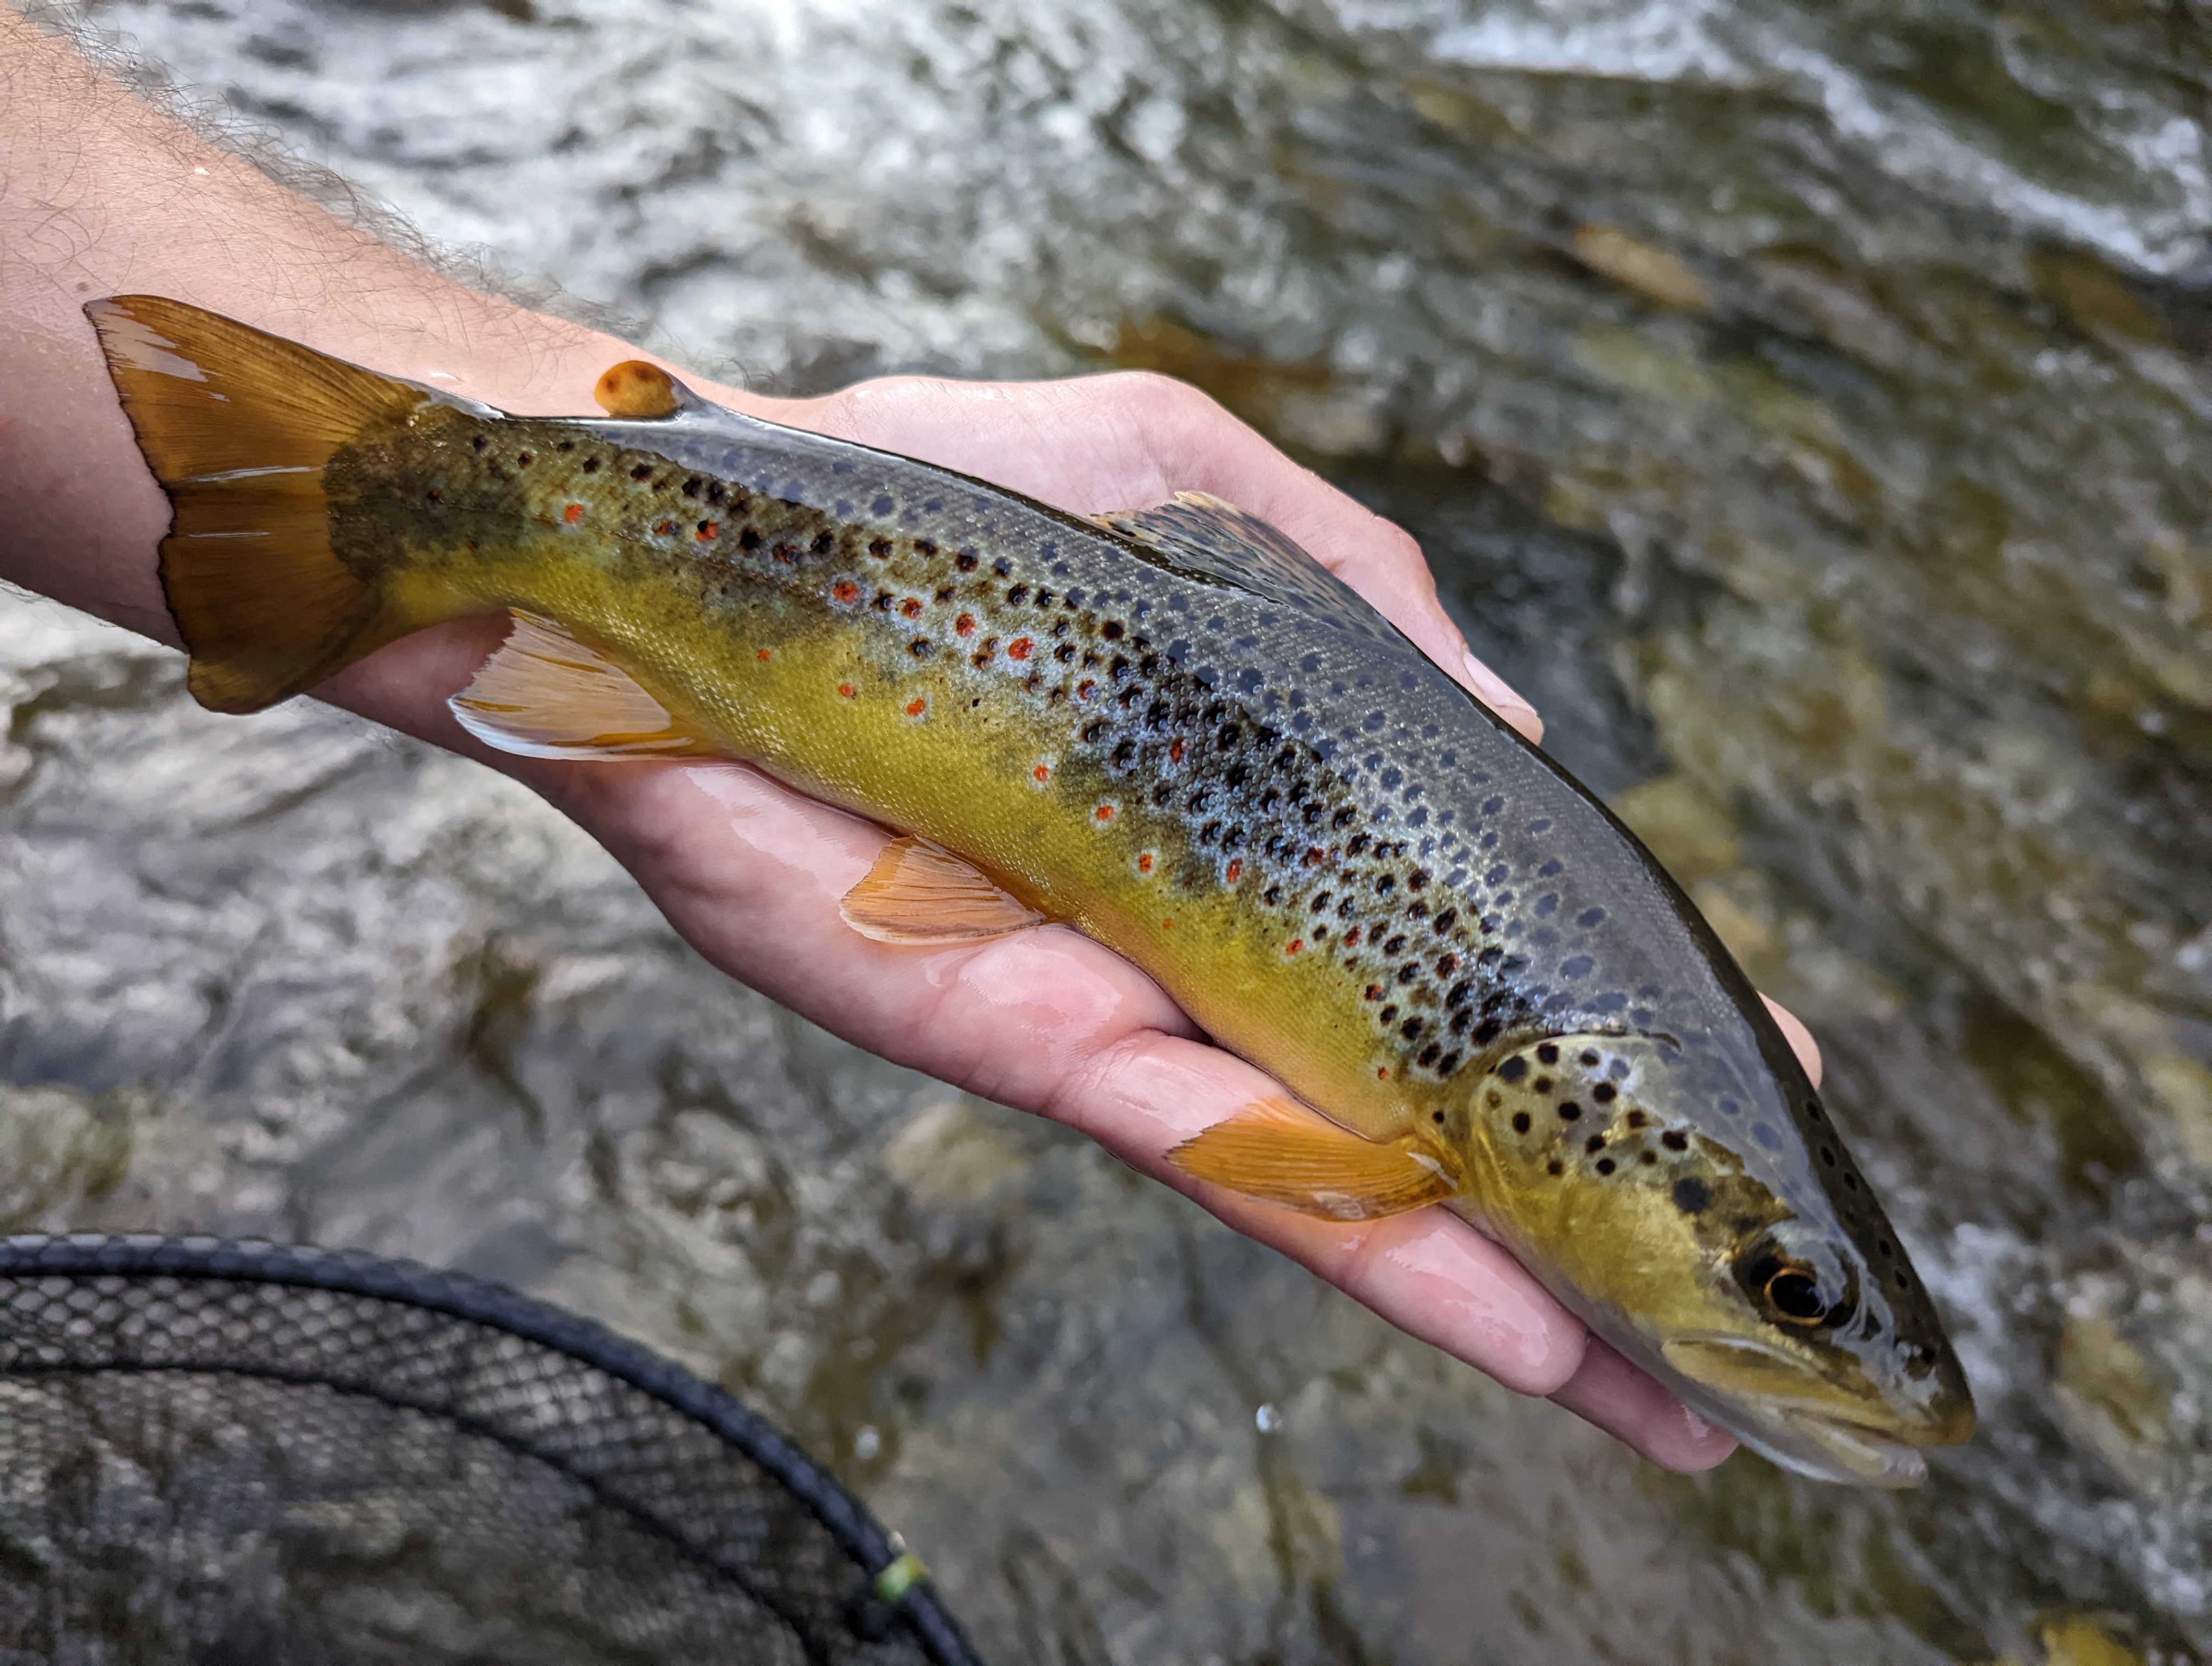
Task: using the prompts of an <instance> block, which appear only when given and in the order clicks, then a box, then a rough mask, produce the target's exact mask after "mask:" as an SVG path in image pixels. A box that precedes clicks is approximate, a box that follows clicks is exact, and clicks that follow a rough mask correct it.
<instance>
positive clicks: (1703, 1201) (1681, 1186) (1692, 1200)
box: [1674, 1174, 1713, 1215]
mask: <svg viewBox="0 0 2212 1666" xmlns="http://www.w3.org/2000/svg"><path fill="white" fill-rule="evenodd" d="M1711 1201H1713V1194H1712V1189H1711V1187H1709V1186H1707V1185H1706V1184H1705V1182H1704V1181H1702V1180H1700V1179H1699V1178H1698V1177H1697V1176H1695V1175H1693V1174H1686V1175H1684V1176H1683V1177H1681V1178H1680V1180H1678V1181H1676V1182H1675V1183H1674V1207H1676V1208H1678V1209H1680V1211H1681V1212H1682V1213H1684V1214H1686V1215H1694V1214H1698V1213H1701V1212H1702V1211H1703V1210H1704V1208H1705V1205H1707V1204H1708V1203H1710V1202H1711Z"/></svg>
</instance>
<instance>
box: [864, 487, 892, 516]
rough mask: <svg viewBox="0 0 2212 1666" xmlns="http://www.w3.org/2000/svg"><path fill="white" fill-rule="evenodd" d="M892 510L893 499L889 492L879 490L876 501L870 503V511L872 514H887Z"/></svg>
mask: <svg viewBox="0 0 2212 1666" xmlns="http://www.w3.org/2000/svg"><path fill="white" fill-rule="evenodd" d="M890 512H891V500H890V496H889V495H888V494H887V493H883V492H878V494H877V495H876V501H875V502H872V503H871V504H869V505H868V513H869V514H879V515H887V514H890Z"/></svg>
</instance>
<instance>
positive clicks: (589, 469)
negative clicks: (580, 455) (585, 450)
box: [584, 457, 599, 474]
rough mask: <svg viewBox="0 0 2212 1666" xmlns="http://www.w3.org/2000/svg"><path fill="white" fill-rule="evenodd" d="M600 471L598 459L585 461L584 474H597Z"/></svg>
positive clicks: (588, 458) (590, 458) (591, 458)
mask: <svg viewBox="0 0 2212 1666" xmlns="http://www.w3.org/2000/svg"><path fill="white" fill-rule="evenodd" d="M584 472H585V473H586V474H597V473H598V472H599V459H598V458H596V457H586V459H584Z"/></svg>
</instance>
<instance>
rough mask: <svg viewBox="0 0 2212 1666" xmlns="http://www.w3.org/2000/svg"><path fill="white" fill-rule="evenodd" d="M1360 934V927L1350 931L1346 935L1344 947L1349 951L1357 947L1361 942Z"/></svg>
mask: <svg viewBox="0 0 2212 1666" xmlns="http://www.w3.org/2000/svg"><path fill="white" fill-rule="evenodd" d="M1359 933H1360V927H1358V926H1354V927H1352V929H1351V930H1350V931H1348V932H1346V933H1345V934H1344V946H1345V947H1346V948H1347V949H1349V948H1353V947H1356V946H1357V945H1358V942H1359Z"/></svg>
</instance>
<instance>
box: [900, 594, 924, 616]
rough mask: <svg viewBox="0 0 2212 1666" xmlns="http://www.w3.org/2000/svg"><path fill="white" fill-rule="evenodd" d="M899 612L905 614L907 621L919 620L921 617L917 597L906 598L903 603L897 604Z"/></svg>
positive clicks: (919, 601) (919, 599)
mask: <svg viewBox="0 0 2212 1666" xmlns="http://www.w3.org/2000/svg"><path fill="white" fill-rule="evenodd" d="M899 611H900V612H902V613H903V614H905V615H906V616H907V617H908V618H909V619H919V618H920V617H921V597H919V596H908V598H907V599H905V600H904V601H902V602H901V603H900V604H899Z"/></svg>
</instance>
